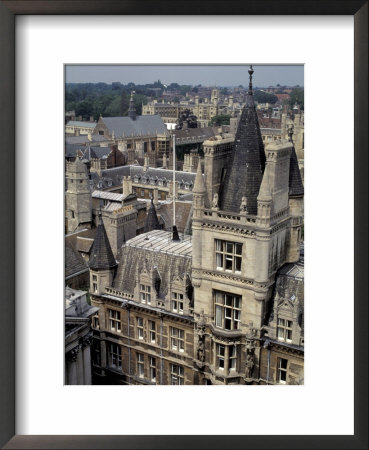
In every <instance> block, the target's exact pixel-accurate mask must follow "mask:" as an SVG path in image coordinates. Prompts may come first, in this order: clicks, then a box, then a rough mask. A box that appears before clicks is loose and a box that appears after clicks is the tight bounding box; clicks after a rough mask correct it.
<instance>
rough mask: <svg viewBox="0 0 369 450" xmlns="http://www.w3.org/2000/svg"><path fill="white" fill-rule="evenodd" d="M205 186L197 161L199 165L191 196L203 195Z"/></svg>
mask: <svg viewBox="0 0 369 450" xmlns="http://www.w3.org/2000/svg"><path fill="white" fill-rule="evenodd" d="M205 192H206V189H205V184H204V178H203V176H202V172H201V161H200V160H199V164H198V165H197V172H196V178H195V184H194V185H193V189H192V193H193V194H205Z"/></svg>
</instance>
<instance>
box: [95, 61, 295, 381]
mask: <svg viewBox="0 0 369 450" xmlns="http://www.w3.org/2000/svg"><path fill="white" fill-rule="evenodd" d="M249 74H250V83H249V90H248V94H247V98H246V104H245V107H244V109H243V111H242V115H241V118H240V121H239V124H238V128H237V132H236V136H235V139H232V138H222V137H219V138H217V137H215V138H213V139H212V140H208V141H206V142H205V143H204V154H205V156H204V174H202V164H201V162H200V163H199V164H198V167H197V174H196V179H195V183H194V186H193V189H192V195H193V213H192V236H185V235H183V236H182V237H179V236H178V233H176V228H175V227H173V233H171V232H167V231H163V230H157V229H151V230H150V231H147V232H146V233H143V234H141V235H139V236H136V237H135V238H133V239H130V240H128V241H126V242H125V244H124V245H123V246H122V247H121V249H120V251H119V252H118V258H117V260H115V258H114V257H113V252H112V250H111V247H110V243H109V240H108V239H107V234H106V231H105V229H104V225H103V223H102V222H101V224H100V225H99V228H98V232H97V237H96V239H95V243H94V249H95V248H96V258H97V260H99V261H104V263H103V264H101V266H99V265H96V266H95V267H94V266H93V265H90V280H91V286H92V290H91V301H92V305H94V306H96V307H98V308H99V313H98V317H97V322H95V326H94V339H95V347H94V348H95V349H96V351H97V354H98V356H97V357H96V358H95V359H94V361H95V363H94V374H95V379H96V382H98V383H103V384H299V383H302V382H303V354H304V350H303V349H304V338H303V330H304V326H303V324H304V320H303V305H304V301H303V269H302V268H303V261H302V260H301V258H300V244H301V238H302V226H303V193H304V192H303V185H302V181H301V176H300V172H299V169H298V166H297V158H296V153H295V149H294V146H293V143H292V142H291V141H287V140H280V141H279V142H273V143H271V144H269V145H267V146H266V147H265V149H264V144H263V140H262V137H261V132H260V127H259V123H258V118H257V114H256V110H255V105H254V99H253V91H252V74H253V70H252V69H250V71H249ZM153 222H155V221H153Z"/></svg>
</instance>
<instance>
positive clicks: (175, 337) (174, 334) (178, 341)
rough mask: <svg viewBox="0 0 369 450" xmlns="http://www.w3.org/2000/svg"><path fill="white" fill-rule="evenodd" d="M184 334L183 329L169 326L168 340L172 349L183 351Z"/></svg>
mask: <svg viewBox="0 0 369 450" xmlns="http://www.w3.org/2000/svg"><path fill="white" fill-rule="evenodd" d="M184 336H185V333H184V331H183V330H180V329H178V328H173V327H171V328H170V342H171V349H172V350H176V351H179V352H184Z"/></svg>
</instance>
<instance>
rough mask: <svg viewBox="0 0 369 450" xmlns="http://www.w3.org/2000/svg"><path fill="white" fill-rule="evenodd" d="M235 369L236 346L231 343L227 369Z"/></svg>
mask: <svg viewBox="0 0 369 450" xmlns="http://www.w3.org/2000/svg"><path fill="white" fill-rule="evenodd" d="M236 369H237V347H236V346H235V345H231V346H230V347H229V370H236Z"/></svg>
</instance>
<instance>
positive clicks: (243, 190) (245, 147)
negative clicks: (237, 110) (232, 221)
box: [219, 66, 265, 214]
mask: <svg viewBox="0 0 369 450" xmlns="http://www.w3.org/2000/svg"><path fill="white" fill-rule="evenodd" d="M253 73H254V71H253V69H252V66H250V70H249V75H250V82H249V90H248V93H247V98H246V105H245V106H244V108H243V110H242V114H241V118H240V121H239V124H238V128H237V132H236V137H235V145H234V150H233V155H232V161H231V162H230V165H229V169H228V170H227V172H226V174H225V177H224V181H223V183H222V184H221V186H220V202H219V207H220V209H222V210H224V211H232V212H239V210H240V205H241V202H242V199H243V198H245V199H246V202H247V211H248V213H249V214H257V196H258V194H259V190H260V185H261V181H262V178H263V173H264V168H265V153H264V144H263V140H262V137H261V133H260V127H259V121H258V117H257V113H256V108H255V103H254V95H253V90H252V74H253Z"/></svg>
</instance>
